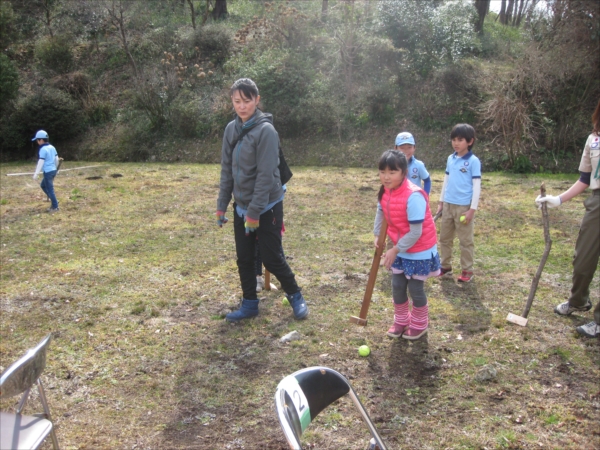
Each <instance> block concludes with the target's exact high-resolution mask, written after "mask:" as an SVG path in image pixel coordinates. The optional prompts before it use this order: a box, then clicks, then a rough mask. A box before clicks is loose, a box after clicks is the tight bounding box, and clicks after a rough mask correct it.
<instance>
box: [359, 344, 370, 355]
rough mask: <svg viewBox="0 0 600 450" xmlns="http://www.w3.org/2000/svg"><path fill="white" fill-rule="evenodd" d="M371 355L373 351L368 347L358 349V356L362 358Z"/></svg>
mask: <svg viewBox="0 0 600 450" xmlns="http://www.w3.org/2000/svg"><path fill="white" fill-rule="evenodd" d="M370 353H371V349H370V348H369V346H368V345H361V346H360V347H358V354H359V355H360V356H369V354H370Z"/></svg>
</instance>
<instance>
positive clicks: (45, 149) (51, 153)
mask: <svg viewBox="0 0 600 450" xmlns="http://www.w3.org/2000/svg"><path fill="white" fill-rule="evenodd" d="M57 155H58V153H57V152H56V149H55V148H54V146H53V145H51V144H44V145H42V146H41V147H40V150H39V158H40V159H43V160H44V166H43V168H42V171H43V172H44V173H46V172H52V171H53V170H56V161H55V159H56V156H57Z"/></svg>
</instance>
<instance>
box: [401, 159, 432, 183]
mask: <svg viewBox="0 0 600 450" xmlns="http://www.w3.org/2000/svg"><path fill="white" fill-rule="evenodd" d="M406 176H407V178H408V179H409V180H410V181H412V183H413V184H416V185H417V186H419V187H420V188H423V185H422V184H421V181H423V180H426V179H427V178H429V172H427V169H426V168H425V164H424V163H423V161H419V160H418V159H417V158H415V157H414V156H411V157H410V160H409V161H408V174H407V175H406Z"/></svg>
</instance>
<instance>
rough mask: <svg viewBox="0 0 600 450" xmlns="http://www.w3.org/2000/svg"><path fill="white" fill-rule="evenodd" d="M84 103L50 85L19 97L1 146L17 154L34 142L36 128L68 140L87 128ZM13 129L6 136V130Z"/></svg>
mask: <svg viewBox="0 0 600 450" xmlns="http://www.w3.org/2000/svg"><path fill="white" fill-rule="evenodd" d="M85 125H86V121H85V114H83V112H82V110H81V106H80V105H79V104H78V103H77V102H76V101H75V100H73V99H72V98H71V97H70V96H69V95H68V94H66V93H65V92H62V91H59V90H57V89H54V88H49V87H46V88H44V89H39V90H38V91H34V92H33V93H31V94H29V95H28V96H27V97H24V98H23V99H21V100H19V101H18V102H17V104H16V107H15V111H14V112H13V113H12V114H11V116H10V117H9V118H7V120H6V121H5V122H4V129H3V130H2V131H3V132H2V141H1V142H0V147H1V150H2V151H3V152H8V153H10V154H12V155H14V156H16V157H19V156H23V154H22V151H23V149H25V148H26V147H27V146H28V145H30V143H31V136H32V135H33V133H34V132H35V131H36V130H39V129H44V130H46V131H47V132H48V134H49V135H50V139H51V141H52V142H60V141H66V140H68V139H71V138H73V137H75V136H77V135H78V134H79V133H80V132H81V131H83V129H84V128H85ZM7 131H8V132H9V133H7V134H6V135H5V134H4V132H7Z"/></svg>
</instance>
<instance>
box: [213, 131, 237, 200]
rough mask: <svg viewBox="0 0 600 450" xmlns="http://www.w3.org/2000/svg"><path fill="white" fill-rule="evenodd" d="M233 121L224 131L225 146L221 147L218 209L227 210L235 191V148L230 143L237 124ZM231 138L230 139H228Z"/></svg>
mask: <svg viewBox="0 0 600 450" xmlns="http://www.w3.org/2000/svg"><path fill="white" fill-rule="evenodd" d="M232 124H233V122H232V123H231V124H230V125H228V126H227V127H226V128H225V133H223V146H222V148H221V181H220V183H219V198H218V199H217V211H223V212H225V211H227V206H228V205H229V202H230V201H231V196H232V193H233V167H232V165H231V163H232V155H233V148H232V146H231V144H230V143H229V139H232V138H233V136H232V133H233V129H234V128H235V126H232ZM228 138H229V139H228Z"/></svg>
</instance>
